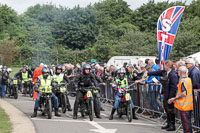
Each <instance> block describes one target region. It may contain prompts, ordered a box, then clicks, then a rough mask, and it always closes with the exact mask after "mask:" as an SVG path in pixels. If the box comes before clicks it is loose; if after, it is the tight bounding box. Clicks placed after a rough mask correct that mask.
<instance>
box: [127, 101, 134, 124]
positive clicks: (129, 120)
mask: <svg viewBox="0 0 200 133" xmlns="http://www.w3.org/2000/svg"><path fill="white" fill-rule="evenodd" d="M127 118H128V122H131V121H132V119H133V113H132V106H131V104H128V105H127Z"/></svg>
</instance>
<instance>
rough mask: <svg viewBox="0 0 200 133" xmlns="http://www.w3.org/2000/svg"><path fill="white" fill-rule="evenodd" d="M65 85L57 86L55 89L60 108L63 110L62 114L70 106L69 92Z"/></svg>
mask: <svg viewBox="0 0 200 133" xmlns="http://www.w3.org/2000/svg"><path fill="white" fill-rule="evenodd" d="M66 88H67V87H66V84H65V83H60V84H57V85H56V87H55V92H56V93H55V94H56V96H57V97H58V103H59V107H61V108H62V112H63V113H65V112H66V110H67V106H69V99H68V96H67V95H68V92H67V89H66Z"/></svg>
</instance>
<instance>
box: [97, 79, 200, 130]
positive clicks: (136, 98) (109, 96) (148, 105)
mask: <svg viewBox="0 0 200 133" xmlns="http://www.w3.org/2000/svg"><path fill="white" fill-rule="evenodd" d="M149 87H152V88H153V89H154V91H149ZM100 88H101V90H103V91H102V94H101V96H102V98H101V99H102V101H103V102H104V103H107V102H108V103H110V102H114V92H113V89H112V85H111V81H109V80H108V81H106V85H105V86H101V87H100ZM131 88H132V89H133V91H132V93H131V97H132V100H133V104H134V105H135V107H136V108H137V110H136V113H137V114H138V115H140V116H142V115H143V114H145V112H147V113H150V114H153V115H157V120H159V121H160V120H161V119H163V120H164V124H165V122H166V119H165V118H166V117H165V116H166V113H165V111H164V108H163V96H162V95H161V93H160V88H161V85H159V84H146V85H140V84H135V85H133V86H132V87H131ZM193 98H194V109H193V115H192V123H193V125H192V126H193V129H194V130H195V131H200V93H199V92H197V91H194V97H193ZM175 114H176V121H177V124H178V126H177V127H178V128H177V130H176V132H178V131H179V130H180V129H181V127H182V124H181V120H180V113H179V111H178V110H177V109H175Z"/></svg>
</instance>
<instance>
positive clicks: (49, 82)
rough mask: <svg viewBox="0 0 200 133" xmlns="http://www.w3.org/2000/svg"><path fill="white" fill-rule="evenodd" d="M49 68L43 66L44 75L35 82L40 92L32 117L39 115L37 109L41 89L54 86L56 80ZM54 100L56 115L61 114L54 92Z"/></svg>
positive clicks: (36, 88)
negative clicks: (50, 73)
mask: <svg viewBox="0 0 200 133" xmlns="http://www.w3.org/2000/svg"><path fill="white" fill-rule="evenodd" d="M49 72H50V71H49V68H47V67H43V68H42V75H41V76H39V77H38V78H37V81H36V83H35V91H36V92H38V95H37V99H36V101H35V107H34V113H33V115H32V116H31V117H36V116H37V110H38V107H39V104H40V95H41V93H40V91H41V89H43V88H45V87H49V86H54V81H53V79H52V78H51V76H50V75H49ZM52 100H53V105H54V108H55V116H61V115H60V114H59V113H58V98H57V97H56V96H55V94H54V93H53V92H52Z"/></svg>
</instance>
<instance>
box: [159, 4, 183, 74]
mask: <svg viewBox="0 0 200 133" xmlns="http://www.w3.org/2000/svg"><path fill="white" fill-rule="evenodd" d="M184 9H185V7H184V6H174V7H170V8H168V9H167V10H165V11H164V12H163V13H162V14H161V15H160V17H159V19H158V23H157V39H158V52H159V62H160V67H161V70H163V69H164V68H163V63H164V61H165V60H168V57H169V54H170V51H171V48H172V46H173V43H174V39H175V36H176V32H177V30H178V26H179V23H180V20H181V17H182V15H183V11H184Z"/></svg>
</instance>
